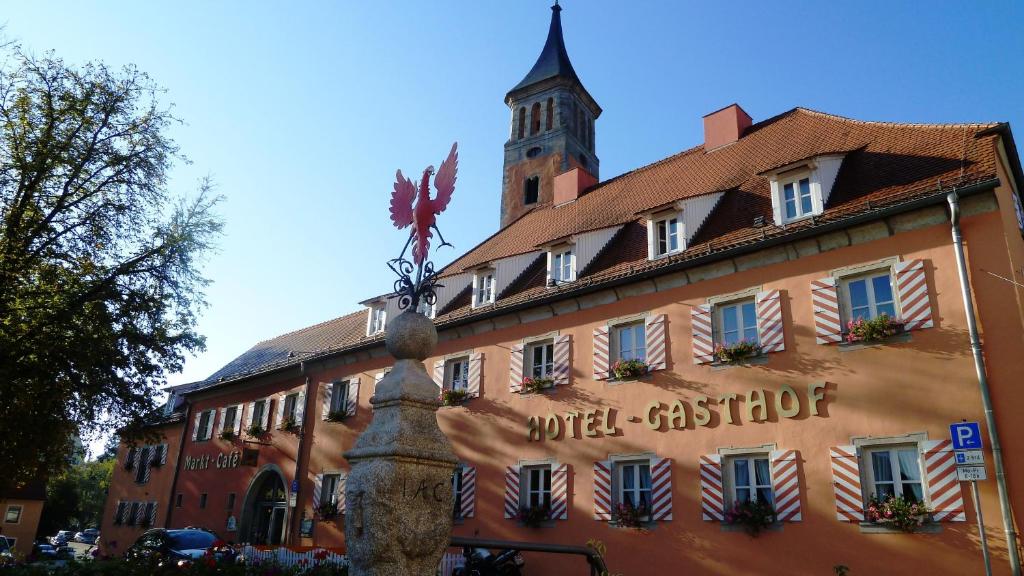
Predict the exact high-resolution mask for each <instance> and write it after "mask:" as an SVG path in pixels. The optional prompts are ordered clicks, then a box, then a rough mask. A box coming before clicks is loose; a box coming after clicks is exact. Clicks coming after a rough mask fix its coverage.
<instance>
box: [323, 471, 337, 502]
mask: <svg viewBox="0 0 1024 576" xmlns="http://www.w3.org/2000/svg"><path fill="white" fill-rule="evenodd" d="M340 484H341V474H324V476H323V480H322V481H321V483H320V504H321V505H323V504H335V505H337V504H338V486H339V485H340Z"/></svg>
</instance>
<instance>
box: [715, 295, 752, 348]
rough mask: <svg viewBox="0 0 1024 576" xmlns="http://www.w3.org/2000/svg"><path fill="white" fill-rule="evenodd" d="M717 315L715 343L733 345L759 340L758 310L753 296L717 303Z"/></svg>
mask: <svg viewBox="0 0 1024 576" xmlns="http://www.w3.org/2000/svg"><path fill="white" fill-rule="evenodd" d="M715 315H716V316H717V322H718V326H717V328H718V330H717V336H718V338H717V339H716V341H715V344H721V345H723V346H732V345H733V344H737V343H739V342H740V341H745V342H750V343H756V342H757V341H758V338H757V311H756V308H755V306H754V299H753V298H749V299H744V300H736V301H733V302H727V303H724V304H719V305H716V306H715Z"/></svg>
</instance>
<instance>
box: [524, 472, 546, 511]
mask: <svg viewBox="0 0 1024 576" xmlns="http://www.w3.org/2000/svg"><path fill="white" fill-rule="evenodd" d="M522 479H523V486H522V491H521V492H520V494H523V495H524V498H523V499H522V501H521V502H520V507H523V508H530V509H533V508H544V509H549V510H550V509H551V465H550V464H540V465H536V466H523V468H522Z"/></svg>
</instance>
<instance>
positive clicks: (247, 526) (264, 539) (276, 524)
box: [239, 467, 288, 546]
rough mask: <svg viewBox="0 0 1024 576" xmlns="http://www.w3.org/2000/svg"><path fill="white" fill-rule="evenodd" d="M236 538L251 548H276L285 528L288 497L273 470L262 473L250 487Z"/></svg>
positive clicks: (283, 538)
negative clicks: (259, 546)
mask: <svg viewBox="0 0 1024 576" xmlns="http://www.w3.org/2000/svg"><path fill="white" fill-rule="evenodd" d="M244 506H245V508H244V509H243V511H242V523H241V526H240V528H241V530H240V531H239V537H240V538H241V540H242V541H243V542H248V543H250V544H266V545H275V546H276V545H279V544H283V543H284V541H285V532H286V530H287V526H288V493H287V491H286V489H285V483H284V477H282V476H281V473H280V471H279V470H277V469H276V467H273V468H270V469H264V470H262V471H261V472H260V473H259V474H257V475H256V477H255V478H254V479H253V481H252V483H251V484H249V491H248V493H246V495H245V504H244Z"/></svg>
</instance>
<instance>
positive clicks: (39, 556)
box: [29, 542, 57, 562]
mask: <svg viewBox="0 0 1024 576" xmlns="http://www.w3.org/2000/svg"><path fill="white" fill-rule="evenodd" d="M29 559H30V560H31V561H32V562H38V561H40V560H56V559H57V549H56V548H54V547H53V546H52V545H50V544H46V543H45V542H36V543H35V544H33V545H32V554H31V555H30V556H29Z"/></svg>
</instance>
